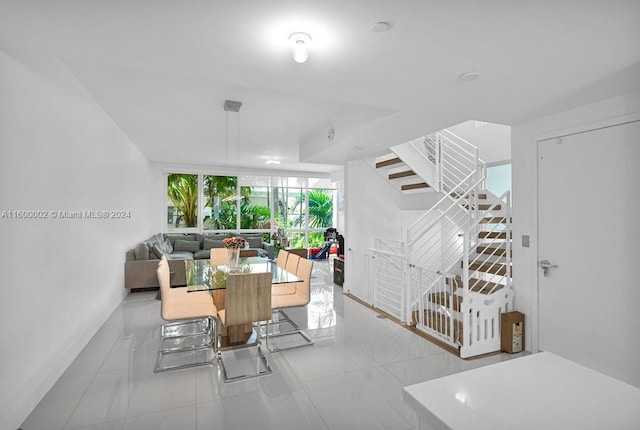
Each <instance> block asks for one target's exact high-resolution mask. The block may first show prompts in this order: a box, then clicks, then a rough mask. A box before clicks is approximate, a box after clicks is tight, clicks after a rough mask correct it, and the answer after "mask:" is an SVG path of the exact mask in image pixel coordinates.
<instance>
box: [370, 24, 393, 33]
mask: <svg viewBox="0 0 640 430" xmlns="http://www.w3.org/2000/svg"><path fill="white" fill-rule="evenodd" d="M390 29H391V23H389V22H387V21H380V22H376V23H375V24H373V25H372V26H371V31H373V32H374V33H383V32H385V31H389V30H390Z"/></svg>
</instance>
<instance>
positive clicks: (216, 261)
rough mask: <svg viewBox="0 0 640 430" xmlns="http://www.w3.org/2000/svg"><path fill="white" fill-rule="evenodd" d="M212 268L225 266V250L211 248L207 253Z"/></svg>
mask: <svg viewBox="0 0 640 430" xmlns="http://www.w3.org/2000/svg"><path fill="white" fill-rule="evenodd" d="M209 255H210V258H211V265H212V266H220V265H223V264H227V263H228V261H227V248H211V251H209Z"/></svg>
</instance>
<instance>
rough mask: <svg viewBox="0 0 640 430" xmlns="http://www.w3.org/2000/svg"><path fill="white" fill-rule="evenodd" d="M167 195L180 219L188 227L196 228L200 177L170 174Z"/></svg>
mask: <svg viewBox="0 0 640 430" xmlns="http://www.w3.org/2000/svg"><path fill="white" fill-rule="evenodd" d="M167 195H168V197H169V200H171V202H172V203H173V204H174V206H175V207H176V209H177V210H178V217H179V219H178V221H177V222H176V226H177V225H178V224H179V222H180V218H181V219H182V221H183V222H184V225H185V226H186V227H196V226H197V224H198V175H187V174H181V173H171V174H169V178H168V182H167Z"/></svg>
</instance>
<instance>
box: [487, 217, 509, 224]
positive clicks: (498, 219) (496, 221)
mask: <svg viewBox="0 0 640 430" xmlns="http://www.w3.org/2000/svg"><path fill="white" fill-rule="evenodd" d="M506 222H507V217H486V218H482V219H481V220H480V224H505V223H506ZM509 222H511V218H509Z"/></svg>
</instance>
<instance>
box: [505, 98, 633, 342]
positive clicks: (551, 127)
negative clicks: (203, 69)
mask: <svg viewBox="0 0 640 430" xmlns="http://www.w3.org/2000/svg"><path fill="white" fill-rule="evenodd" d="M639 112H640V92H633V93H629V94H626V95H624V96H620V97H615V98H611V99H607V100H603V101H600V102H598V103H593V104H589V105H585V106H582V107H580V108H576V109H572V110H568V111H564V112H559V113H556V114H554V115H551V116H547V117H543V118H538V119H535V120H532V121H528V122H526V123H522V124H517V125H514V126H513V127H512V129H511V135H512V139H513V143H512V173H513V196H514V198H513V201H514V206H513V232H514V241H513V265H514V275H513V284H514V288H515V292H516V295H515V307H516V309H517V310H519V311H521V312H523V313H524V314H525V316H526V322H525V324H526V327H527V329H526V336H527V338H526V340H525V342H526V345H527V349H528V350H530V351H534V352H535V351H537V350H538V339H537V298H538V296H537V277H538V268H537V260H538V245H537V236H538V231H537V213H538V207H537V194H538V189H537V181H538V179H537V155H536V148H537V144H536V142H537V141H538V140H542V139H545V138H551V137H554V136H557V135H560V134H568V133H573V132H578V131H584V130H589V129H593V128H596V127H600V126H604V125H613V124H614V123H617V122H618V121H619V120H621V119H626V118H628V117H630V116H636V117H637V115H638V113H639ZM596 173H597V172H596ZM568 174H569V173H568ZM614 210H615V208H612V211H614ZM612 216H615V213H614V212H612ZM632 218H633V217H626V218H624V219H626V220H628V222H637V219H632ZM616 219H617V220H619V221H620V220H621V219H620V218H616ZM629 230H631V229H629ZM522 235H529V236H530V238H531V246H530V247H529V248H524V247H522ZM639 239H640V238H639ZM619 269H620V270H629V271H631V270H632V269H633V268H632V267H625V266H624V265H621V267H620V268H619ZM628 287H629V288H637V286H636V285H629V286H628ZM629 318H637V316H635V315H629ZM621 333H622V332H621ZM611 335H613V336H615V335H616V334H615V333H611ZM628 341H629V339H620V344H624V343H626V342H628Z"/></svg>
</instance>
